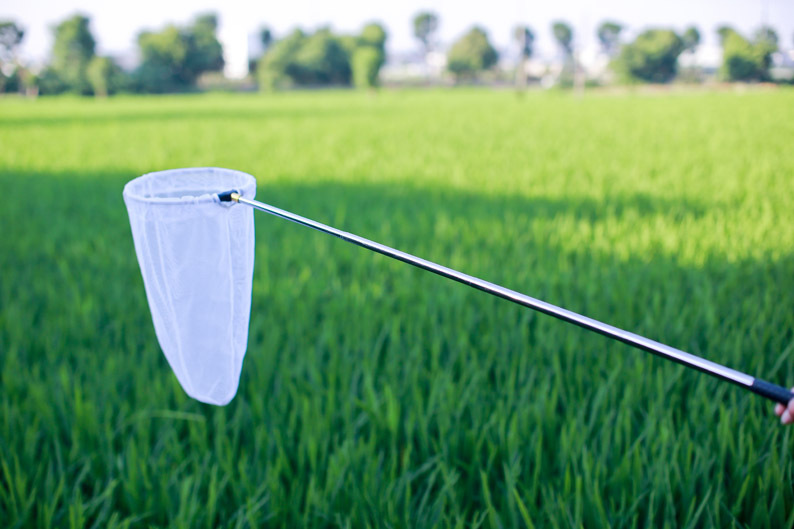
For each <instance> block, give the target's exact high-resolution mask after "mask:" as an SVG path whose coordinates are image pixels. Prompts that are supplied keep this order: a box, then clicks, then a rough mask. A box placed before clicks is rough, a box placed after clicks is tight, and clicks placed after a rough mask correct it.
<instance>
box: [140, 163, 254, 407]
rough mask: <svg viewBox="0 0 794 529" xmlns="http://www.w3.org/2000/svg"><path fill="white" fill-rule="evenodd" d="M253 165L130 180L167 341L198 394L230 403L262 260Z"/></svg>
mask: <svg viewBox="0 0 794 529" xmlns="http://www.w3.org/2000/svg"><path fill="white" fill-rule="evenodd" d="M229 190H236V191H238V192H239V193H240V195H242V196H244V197H246V198H249V199H253V198H254V195H255V194H256V180H255V179H254V177H252V176H251V175H248V174H245V173H241V172H239V171H232V170H229V169H218V168H212V167H208V168H195V169H174V170H170V171H160V172H156V173H149V174H146V175H143V176H141V177H139V178H136V179H134V180H132V181H130V182H128V183H127V185H126V186H124V202H125V203H126V205H127V212H128V213H129V216H130V225H131V227H132V238H133V240H134V242H135V253H136V254H137V256H138V264H139V265H140V267H141V274H142V275H143V283H144V286H145V288H146V297H147V299H148V300H149V309H150V310H151V312H152V320H153V321H154V330H155V333H156V334H157V339H158V341H159V342H160V347H161V348H162V350H163V353H165V357H166V359H167V360H168V363H169V364H170V365H171V368H172V369H173V370H174V373H175V374H176V377H177V379H178V380H179V383H180V384H181V385H182V387H183V388H184V390H185V392H186V393H187V394H188V395H190V396H191V397H193V398H194V399H197V400H200V401H202V402H207V403H210V404H216V405H224V404H227V403H228V402H229V401H230V400H232V398H233V397H234V395H235V394H236V393H237V385H238V383H239V380H240V369H241V368H242V363H243V357H244V356H245V349H246V346H247V343H248V320H249V316H250V312H251V286H252V283H251V282H252V278H253V269H254V217H253V209H252V208H250V207H247V206H244V205H241V204H237V203H234V202H220V201H219V199H218V196H217V193H221V192H224V191H229Z"/></svg>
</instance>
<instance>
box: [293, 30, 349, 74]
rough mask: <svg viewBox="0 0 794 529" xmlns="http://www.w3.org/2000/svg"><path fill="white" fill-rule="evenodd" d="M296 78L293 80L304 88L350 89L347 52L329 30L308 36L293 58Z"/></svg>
mask: <svg viewBox="0 0 794 529" xmlns="http://www.w3.org/2000/svg"><path fill="white" fill-rule="evenodd" d="M296 62H297V66H298V68H297V75H294V76H293V79H294V80H295V81H297V84H300V85H304V86H322V85H342V86H344V85H349V84H350V79H351V68H350V52H349V51H348V50H347V48H345V46H344V45H343V44H342V43H341V42H340V40H339V38H337V37H336V36H335V35H334V34H333V33H331V30H330V29H327V28H324V29H320V30H318V31H316V32H315V33H314V34H313V35H311V36H309V38H307V39H306V41H305V42H304V43H303V46H302V47H301V49H300V50H299V51H298V54H297V56H296Z"/></svg>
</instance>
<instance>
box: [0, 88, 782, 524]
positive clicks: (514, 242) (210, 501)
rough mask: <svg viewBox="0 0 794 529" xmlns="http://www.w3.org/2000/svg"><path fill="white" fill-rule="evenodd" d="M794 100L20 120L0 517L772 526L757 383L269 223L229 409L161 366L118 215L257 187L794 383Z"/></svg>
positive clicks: (4, 339) (569, 101)
mask: <svg viewBox="0 0 794 529" xmlns="http://www.w3.org/2000/svg"><path fill="white" fill-rule="evenodd" d="M792 118H794V92H792V91H790V90H780V91H774V92H749V93H744V94H733V93H721V94H710V93H698V94H675V95H669V94H668V95H665V94H658V95H652V96H648V95H620V96H616V95H606V94H590V95H587V96H585V97H584V98H578V99H577V98H573V97H571V96H570V95H569V94H555V93H544V94H541V93H531V94H526V95H524V96H523V97H518V96H516V94H514V93H510V92H492V91H483V90H473V89H472V90H449V91H443V90H439V91H429V92H412V91H405V92H383V93H380V94H378V95H377V96H372V95H367V94H359V93H350V92H323V93H321V94H317V93H312V94H309V93H289V94H274V95H268V96H262V95H239V94H238V95H195V96H184V95H183V96H172V97H158V98H154V97H152V98H136V97H129V98H123V97H118V98H114V99H113V100H98V101H86V100H80V99H67V98H60V99H48V100H40V101H25V100H16V99H7V100H0V185H2V189H3V195H4V200H3V205H2V207H0V227H2V230H0V231H2V234H1V235H0V270H1V271H2V273H0V386H2V391H0V525H2V526H4V527H54V526H59V527H132V526H150V527H249V526H250V527H259V526H292V527H294V526H314V527H337V526H338V527H381V526H383V527H431V526H454V527H493V528H496V527H525V526H528V527H570V526H574V527H596V526H613V527H634V526H654V527H655V526H659V527H675V526H692V527H705V526H713V527H730V526H735V527H779V526H791V525H792V523H793V522H794V514H792V512H791V511H792V507H794V488H793V487H792V477H794V465H793V464H792V462H791V450H792V435H791V431H790V429H786V428H782V427H780V426H779V425H778V424H777V421H776V418H775V417H774V416H773V415H772V414H771V406H770V404H768V403H767V402H764V401H762V400H761V399H760V398H757V397H754V396H752V395H750V394H748V393H745V392H743V391H741V390H739V389H736V388H734V387H732V386H729V385H726V384H724V383H720V382H717V381H715V380H712V379H710V378H708V377H706V376H704V375H701V374H698V373H695V372H691V371H687V370H685V369H683V368H681V367H678V366H675V365H671V364H669V363H667V362H665V361H663V360H660V359H656V358H654V357H651V356H649V355H647V354H645V353H641V352H638V351H635V350H632V349H630V348H629V347H627V346H624V345H622V344H619V343H616V342H612V341H608V340H606V339H605V338H602V337H600V336H598V335H594V334H590V333H587V332H585V331H583V330H580V329H578V328H576V327H573V326H571V325H567V324H564V323H562V322H558V321H555V320H553V319H551V318H548V317H545V316H542V315H538V314H535V313H533V312H531V311H528V310H526V309H521V308H519V307H515V306H511V305H510V304H509V303H506V302H504V301H500V300H497V299H492V298H490V297H489V296H487V295H485V294H482V293H479V292H477V291H472V290H469V289H467V288H466V287H464V286H462V285H457V284H455V283H451V282H449V281H445V280H443V279H441V278H437V277H434V276H431V275H430V274H427V273H423V272H420V271H417V270H414V269H412V268H410V267H408V266H405V265H402V264H399V263H394V262H390V261H389V260H387V259H386V258H384V257H382V256H377V255H374V254H370V253H369V252H366V251H364V250H361V249H359V248H356V247H352V246H350V245H347V244H345V243H343V242H341V241H338V240H336V239H333V238H331V237H327V236H324V235H322V234H318V233H315V232H312V231H311V230H306V229H303V228H300V227H298V226H294V225H291V224H289V223H286V222H284V221H282V220H279V219H275V218H272V217H269V216H266V215H262V214H257V215H256V230H257V235H256V237H257V245H256V248H257V251H256V264H255V273H254V292H253V308H252V315H251V328H250V337H249V347H248V354H247V357H246V360H245V363H244V367H243V374H242V380H241V385H240V392H239V393H238V396H237V397H236V398H235V400H233V401H232V403H231V404H230V405H229V406H227V407H224V408H216V407H212V406H207V405H202V404H200V403H198V402H195V401H192V400H190V399H189V398H188V397H186V396H185V394H184V393H183V392H182V390H181V388H180V387H179V385H178V383H177V381H176V379H175V377H174V375H173V374H172V373H171V371H170V369H169V368H168V365H167V363H166V361H165V358H164V357H163V355H162V353H161V352H160V350H159V346H158V344H157V341H156V338H155V336H154V332H153V328H152V324H151V317H150V315H149V311H148V307H147V304H146V298H145V294H144V290H143V284H142V281H141V278H140V272H139V269H138V264H137V261H136V259H135V253H134V249H133V245H132V238H131V234H130V230H129V224H128V220H127V214H126V210H125V208H124V204H123V202H122V199H121V189H122V187H123V185H124V183H125V182H126V181H128V180H130V179H132V178H134V177H135V176H138V175H140V174H142V173H145V172H149V171H155V170H161V169H167V168H174V167H189V166H205V165H212V166H220V167H230V168H234V169H239V170H242V171H246V172H250V173H251V174H254V175H255V176H256V177H257V180H258V190H257V198H258V199H260V200H263V201H265V202H268V203H271V204H273V205H276V206H279V207H282V208H285V209H288V210H290V211H294V212H296V213H299V214H301V215H305V216H308V217H310V218H313V219H316V220H319V221H322V222H327V223H330V224H332V225H334V226H336V227H339V228H341V229H344V230H347V231H351V232H354V233H357V234H360V235H363V236H365V237H368V238H371V239H374V240H377V241H379V242H382V243H384V244H388V245H392V246H395V247H397V248H399V249H402V250H404V251H407V252H411V253H414V254H416V255H419V256H422V257H425V258H427V259H431V260H435V261H437V262H440V263H442V264H446V265H448V266H451V267H454V268H458V269H460V270H462V271H465V272H467V273H470V274H473V275H478V276H481V277H483V278H485V279H488V280H491V281H494V282H497V283H500V284H503V285H505V286H507V287H510V288H513V289H516V290H519V291H521V292H526V293H527V294H530V295H532V296H535V297H539V298H541V299H544V300H546V301H549V302H552V303H556V304H559V305H562V306H564V307H566V308H569V309H571V310H574V311H578V312H582V313H584V314H587V315H589V316H591V317H594V318H597V319H601V320H604V321H606V322H608V323H611V324H613V325H617V326H620V327H624V328H627V329H629V330H632V331H635V332H638V333H640V334H643V335H646V336H648V337H650V338H653V339H657V340H660V341H662V342H664V343H667V344H669V345H672V346H675V347H679V348H682V349H684V350H687V351H689V352H692V353H694V354H698V355H703V356H705V357H707V358H709V359H710V360H714V361H716V362H720V363H724V364H726V365H728V366H730V367H733V368H736V369H739V370H742V371H746V372H748V373H749V374H751V375H757V376H760V377H762V378H766V379H768V380H771V381H774V382H777V383H781V384H791V383H793V382H794V366H793V365H792V359H793V358H794V357H793V355H792V353H793V352H794V253H793V252H792V248H793V247H794V179H793V178H792V177H793V176H794V157H792V156H791V154H790V152H791V138H792V137H794V119H792Z"/></svg>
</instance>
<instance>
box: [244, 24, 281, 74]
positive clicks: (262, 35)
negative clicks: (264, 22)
mask: <svg viewBox="0 0 794 529" xmlns="http://www.w3.org/2000/svg"><path fill="white" fill-rule="evenodd" d="M274 40H275V38H274V37H273V31H272V30H271V29H270V28H269V27H267V26H262V27H261V28H259V45H260V46H261V47H262V49H261V53H260V54H259V56H258V57H252V56H249V57H248V73H250V74H253V73H255V72H256V67H257V65H258V64H259V60H260V59H261V58H262V57H263V56H264V55H265V54H266V53H267V52H268V50H269V49H270V46H272V45H273V41H274Z"/></svg>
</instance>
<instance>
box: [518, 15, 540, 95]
mask: <svg viewBox="0 0 794 529" xmlns="http://www.w3.org/2000/svg"><path fill="white" fill-rule="evenodd" d="M513 38H514V39H515V41H516V44H518V56H519V60H518V65H517V66H516V85H517V87H519V88H522V87H524V86H525V85H526V84H527V72H526V70H527V62H528V61H529V59H530V58H532V52H533V51H534V49H533V47H534V44H535V34H534V33H533V32H532V30H531V29H530V28H529V27H528V26H516V27H515V28H514V29H513Z"/></svg>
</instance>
